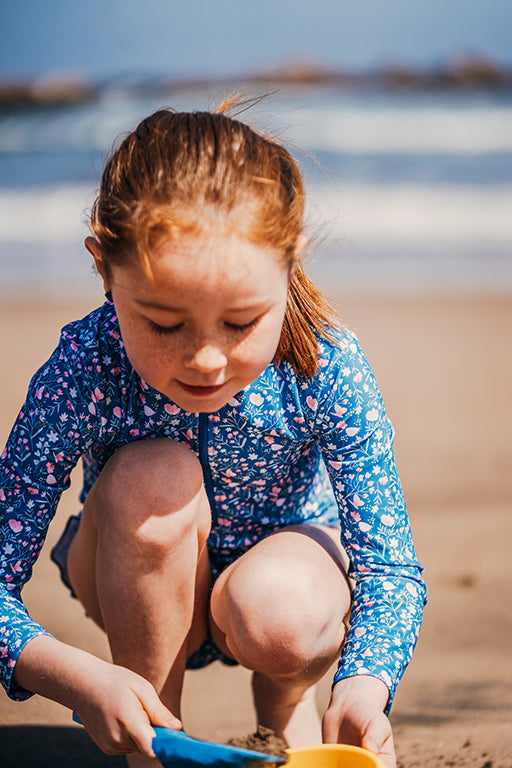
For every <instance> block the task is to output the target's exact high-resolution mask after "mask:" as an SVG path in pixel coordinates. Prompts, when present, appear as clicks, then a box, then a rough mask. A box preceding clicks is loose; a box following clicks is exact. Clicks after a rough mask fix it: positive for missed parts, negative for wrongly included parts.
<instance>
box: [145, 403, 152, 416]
mask: <svg viewBox="0 0 512 768" xmlns="http://www.w3.org/2000/svg"><path fill="white" fill-rule="evenodd" d="M144 413H145V415H146V416H153V415H154V413H155V412H154V410H153V409H152V408H150V407H149V405H145V406H144Z"/></svg>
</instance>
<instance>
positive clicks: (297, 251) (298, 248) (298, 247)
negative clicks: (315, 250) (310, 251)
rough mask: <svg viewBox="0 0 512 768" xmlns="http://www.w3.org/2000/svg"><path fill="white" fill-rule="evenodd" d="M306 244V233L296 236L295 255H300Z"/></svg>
mask: <svg viewBox="0 0 512 768" xmlns="http://www.w3.org/2000/svg"><path fill="white" fill-rule="evenodd" d="M307 244H308V239H307V237H306V235H304V234H300V235H299V236H298V238H297V245H296V246H295V256H298V257H300V256H301V255H302V253H303V251H304V249H305V248H306V245H307Z"/></svg>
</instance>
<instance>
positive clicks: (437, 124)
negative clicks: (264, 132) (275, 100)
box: [287, 105, 512, 155]
mask: <svg viewBox="0 0 512 768" xmlns="http://www.w3.org/2000/svg"><path fill="white" fill-rule="evenodd" d="M287 117H288V118H290V117H291V118H292V120H293V122H294V124H295V125H297V126H299V128H297V129H290V133H293V134H294V140H296V141H297V143H298V144H299V146H303V147H306V148H308V149H310V150H311V151H313V152H319V151H322V150H324V151H325V150H328V151H332V152H347V153H380V154H387V153H414V154H420V155H422V154H431V153H442V154H444V153H450V154H455V155H459V154H480V153H488V152H509V151H511V150H512V110H511V109H510V108H507V107H497V106H496V107H492V108H491V107H488V108H473V109H456V108H453V107H452V108H450V107H434V106H424V107H419V106H417V105H416V107H415V108H414V109H407V108H398V107H395V108H393V107H387V108H382V107H381V108H378V109H371V108H368V109H354V108H349V107H347V108H342V107H333V106H330V107H321V106H320V107H319V108H317V109H315V110H312V109H309V108H308V109H304V110H300V111H297V113H296V114H295V115H294V114H291V115H290V114H288V115H287Z"/></svg>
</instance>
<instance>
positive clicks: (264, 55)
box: [0, 0, 512, 81]
mask: <svg viewBox="0 0 512 768" xmlns="http://www.w3.org/2000/svg"><path fill="white" fill-rule="evenodd" d="M511 40H512V1H511V0H350V2H348V1H347V0H257V2H250V1H249V0H86V1H85V2H84V1H83V0H11V2H9V3H7V0H0V80H4V81H5V80H10V79H11V80H12V79H19V80H31V79H34V78H44V77H50V76H54V75H58V74H61V73H68V74H72V75H75V76H82V77H84V78H86V79H92V80H102V79H104V78H111V77H116V76H121V75H164V76H171V77H196V76H204V75H214V76H236V77H239V76H240V75H241V74H244V73H246V72H252V71H254V70H258V69H264V68H265V67H268V66H271V65H273V64H280V63H284V62H289V61H295V60H306V61H310V62H313V63H319V64H324V65H326V66H334V67H340V68H353V69H370V68H373V67H376V66H379V65H386V64H396V63H402V64H409V65H415V66H419V67H428V66H434V65H436V64H439V63H445V62H446V61H451V60H452V59H453V58H454V57H455V56H460V55H468V54H478V55H484V56H489V57H492V58H493V59H496V60H497V61H499V62H501V63H504V64H507V65H510V64H512V42H511Z"/></svg>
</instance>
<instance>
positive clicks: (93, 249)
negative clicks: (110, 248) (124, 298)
mask: <svg viewBox="0 0 512 768" xmlns="http://www.w3.org/2000/svg"><path fill="white" fill-rule="evenodd" d="M84 245H85V247H86V248H87V250H88V251H89V253H90V254H91V256H92V257H93V259H94V263H95V264H96V269H97V270H98V272H99V274H100V275H101V278H102V280H103V287H104V288H105V293H106V292H107V291H110V278H109V276H108V270H107V268H106V266H105V262H104V260H103V254H102V252H101V246H100V244H99V242H98V241H97V240H96V239H95V238H94V237H86V238H85V242H84Z"/></svg>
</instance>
